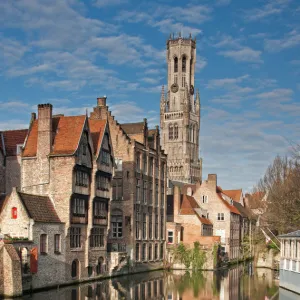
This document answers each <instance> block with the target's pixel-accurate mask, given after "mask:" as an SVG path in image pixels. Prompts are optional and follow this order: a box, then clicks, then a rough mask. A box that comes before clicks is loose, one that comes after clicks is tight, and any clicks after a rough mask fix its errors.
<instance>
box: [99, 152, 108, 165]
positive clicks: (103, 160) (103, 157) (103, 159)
mask: <svg viewBox="0 0 300 300" xmlns="http://www.w3.org/2000/svg"><path fill="white" fill-rule="evenodd" d="M100 162H101V164H102V165H107V166H109V165H110V153H109V152H107V151H104V150H101V153H100Z"/></svg>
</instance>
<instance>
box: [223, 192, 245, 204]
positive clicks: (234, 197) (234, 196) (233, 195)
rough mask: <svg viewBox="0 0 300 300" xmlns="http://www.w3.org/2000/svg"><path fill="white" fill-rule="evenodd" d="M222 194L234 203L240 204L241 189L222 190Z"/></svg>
mask: <svg viewBox="0 0 300 300" xmlns="http://www.w3.org/2000/svg"><path fill="white" fill-rule="evenodd" d="M223 192H224V194H226V195H227V196H229V197H230V198H231V199H232V200H234V201H236V202H240V199H241V195H242V189H239V190H223Z"/></svg>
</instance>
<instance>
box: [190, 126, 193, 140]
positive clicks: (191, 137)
mask: <svg viewBox="0 0 300 300" xmlns="http://www.w3.org/2000/svg"><path fill="white" fill-rule="evenodd" d="M190 141H191V142H192V141H193V126H192V125H190Z"/></svg>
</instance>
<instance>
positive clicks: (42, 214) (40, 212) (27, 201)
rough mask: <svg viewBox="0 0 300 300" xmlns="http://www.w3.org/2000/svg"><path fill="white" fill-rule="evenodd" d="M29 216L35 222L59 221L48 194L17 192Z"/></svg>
mask: <svg viewBox="0 0 300 300" xmlns="http://www.w3.org/2000/svg"><path fill="white" fill-rule="evenodd" d="M18 195H19V196H20V199H21V201H22V203H23V205H24V206H25V208H26V211H27V213H28V215H29V217H30V218H32V219H33V220H34V221H35V222H43V223H61V221H60V219H59V217H58V215H57V213H56V211H55V208H54V206H53V203H52V201H51V200H50V198H49V197H48V196H39V195H32V194H25V193H18Z"/></svg>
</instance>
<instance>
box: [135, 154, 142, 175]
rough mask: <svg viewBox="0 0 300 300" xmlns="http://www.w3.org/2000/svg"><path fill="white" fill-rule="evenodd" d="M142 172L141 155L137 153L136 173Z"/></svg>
mask: <svg viewBox="0 0 300 300" xmlns="http://www.w3.org/2000/svg"><path fill="white" fill-rule="evenodd" d="M140 170H141V157H140V154H139V153H137V154H136V171H137V172H140Z"/></svg>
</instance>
